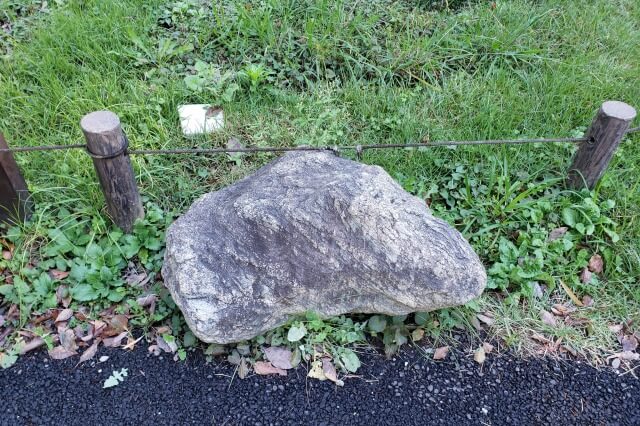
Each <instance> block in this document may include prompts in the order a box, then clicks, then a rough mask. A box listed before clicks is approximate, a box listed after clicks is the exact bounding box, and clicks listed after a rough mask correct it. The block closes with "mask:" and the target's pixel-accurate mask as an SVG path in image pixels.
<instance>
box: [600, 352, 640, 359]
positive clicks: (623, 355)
mask: <svg viewBox="0 0 640 426" xmlns="http://www.w3.org/2000/svg"><path fill="white" fill-rule="evenodd" d="M615 358H619V359H621V360H624V361H638V360H640V354H639V353H636V352H619V353H617V354H613V355H610V356H608V357H607V359H615Z"/></svg>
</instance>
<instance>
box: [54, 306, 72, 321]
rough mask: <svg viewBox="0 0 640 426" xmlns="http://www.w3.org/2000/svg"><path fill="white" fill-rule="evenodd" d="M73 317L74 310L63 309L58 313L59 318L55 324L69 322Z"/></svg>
mask: <svg viewBox="0 0 640 426" xmlns="http://www.w3.org/2000/svg"><path fill="white" fill-rule="evenodd" d="M72 316H73V310H71V309H63V310H61V311H60V312H58V316H57V317H56V321H55V322H62V321H67V320H68V319H69V318H71V317H72Z"/></svg>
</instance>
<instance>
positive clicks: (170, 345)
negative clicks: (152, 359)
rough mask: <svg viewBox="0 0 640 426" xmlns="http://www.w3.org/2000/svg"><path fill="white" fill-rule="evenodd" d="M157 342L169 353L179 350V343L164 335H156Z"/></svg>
mask: <svg viewBox="0 0 640 426" xmlns="http://www.w3.org/2000/svg"><path fill="white" fill-rule="evenodd" d="M156 344H157V345H158V346H159V347H160V349H162V350H163V351H165V352H167V353H174V352H175V351H177V350H178V345H177V344H176V342H167V341H166V340H164V337H162V336H156ZM239 362H240V360H238V363H239Z"/></svg>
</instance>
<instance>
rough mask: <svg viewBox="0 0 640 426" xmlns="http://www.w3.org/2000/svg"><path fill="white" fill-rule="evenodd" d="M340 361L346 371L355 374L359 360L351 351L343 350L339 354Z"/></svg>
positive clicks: (358, 366)
mask: <svg viewBox="0 0 640 426" xmlns="http://www.w3.org/2000/svg"><path fill="white" fill-rule="evenodd" d="M340 361H342V365H344V368H346V369H347V370H348V371H350V372H352V373H355V372H356V371H358V368H360V365H361V364H360V359H359V358H358V355H356V353H355V352H353V351H352V350H351V349H344V350H343V351H341V353H340Z"/></svg>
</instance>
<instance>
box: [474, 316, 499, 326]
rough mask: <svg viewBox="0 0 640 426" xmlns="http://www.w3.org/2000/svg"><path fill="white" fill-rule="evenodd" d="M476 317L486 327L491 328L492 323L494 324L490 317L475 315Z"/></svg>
mask: <svg viewBox="0 0 640 426" xmlns="http://www.w3.org/2000/svg"><path fill="white" fill-rule="evenodd" d="M476 317H478V319H479V320H480V321H482V322H483V323H485V324H487V325H488V326H492V325H493V323H494V322H495V320H494V319H493V318H492V317H490V316H488V315H485V314H477V315H476Z"/></svg>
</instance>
